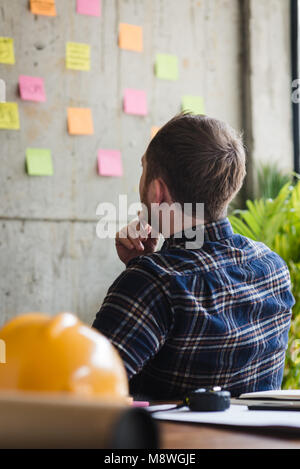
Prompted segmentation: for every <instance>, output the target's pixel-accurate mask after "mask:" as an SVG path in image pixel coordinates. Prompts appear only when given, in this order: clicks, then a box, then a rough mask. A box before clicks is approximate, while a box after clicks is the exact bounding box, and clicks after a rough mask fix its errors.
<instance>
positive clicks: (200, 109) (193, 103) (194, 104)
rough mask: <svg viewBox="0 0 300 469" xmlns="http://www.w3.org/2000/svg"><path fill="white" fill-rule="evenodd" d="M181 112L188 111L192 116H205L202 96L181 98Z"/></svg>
mask: <svg viewBox="0 0 300 469" xmlns="http://www.w3.org/2000/svg"><path fill="white" fill-rule="evenodd" d="M182 111H189V112H191V113H192V114H205V108H204V99H203V98H202V96H191V95H186V96H183V98H182Z"/></svg>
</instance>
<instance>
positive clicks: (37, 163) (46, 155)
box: [26, 148, 53, 176]
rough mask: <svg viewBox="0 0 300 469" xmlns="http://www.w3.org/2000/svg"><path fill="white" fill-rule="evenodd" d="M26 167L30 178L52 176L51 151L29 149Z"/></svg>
mask: <svg viewBox="0 0 300 469" xmlns="http://www.w3.org/2000/svg"><path fill="white" fill-rule="evenodd" d="M26 166H27V172H28V174H29V175H30V176H52V175H53V165H52V157H51V151H50V150H49V149H47V148H27V150H26Z"/></svg>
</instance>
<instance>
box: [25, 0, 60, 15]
mask: <svg viewBox="0 0 300 469" xmlns="http://www.w3.org/2000/svg"><path fill="white" fill-rule="evenodd" d="M30 10H31V13H33V14H34V15H45V16H56V7H55V0H30Z"/></svg>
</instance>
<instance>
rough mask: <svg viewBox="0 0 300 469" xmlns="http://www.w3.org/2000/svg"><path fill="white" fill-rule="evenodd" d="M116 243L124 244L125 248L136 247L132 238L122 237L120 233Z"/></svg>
mask: <svg viewBox="0 0 300 469" xmlns="http://www.w3.org/2000/svg"><path fill="white" fill-rule="evenodd" d="M116 245H119V246H120V245H121V246H124V247H125V248H127V249H130V250H132V249H134V247H135V246H134V244H133V243H131V241H130V239H128V238H122V237H121V238H120V236H119V233H117V236H116Z"/></svg>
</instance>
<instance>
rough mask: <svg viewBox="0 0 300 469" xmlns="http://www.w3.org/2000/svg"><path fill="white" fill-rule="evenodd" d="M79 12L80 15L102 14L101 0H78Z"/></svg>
mask: <svg viewBox="0 0 300 469" xmlns="http://www.w3.org/2000/svg"><path fill="white" fill-rule="evenodd" d="M77 13H79V14H80V15H89V16H100V15H101V0H77Z"/></svg>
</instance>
